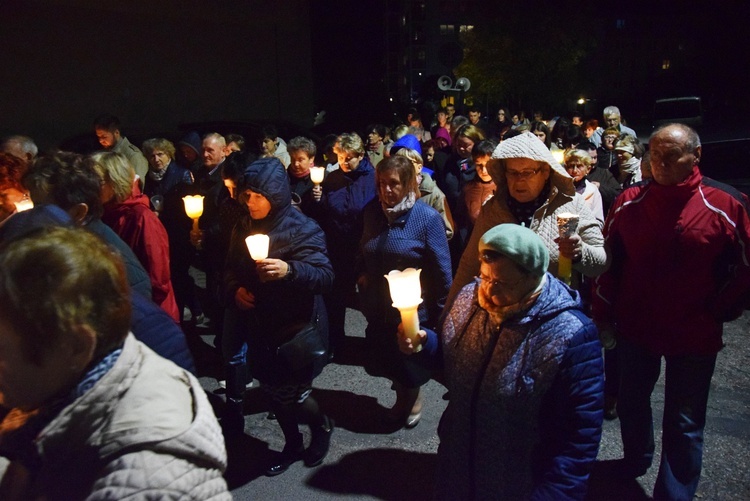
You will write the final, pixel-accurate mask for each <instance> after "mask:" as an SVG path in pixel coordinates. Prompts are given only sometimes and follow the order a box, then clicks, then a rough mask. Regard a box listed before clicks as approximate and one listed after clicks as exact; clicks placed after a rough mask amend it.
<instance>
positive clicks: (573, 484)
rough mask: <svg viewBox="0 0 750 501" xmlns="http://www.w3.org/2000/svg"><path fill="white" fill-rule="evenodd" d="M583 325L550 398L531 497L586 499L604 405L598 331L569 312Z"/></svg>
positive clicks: (563, 362)
mask: <svg viewBox="0 0 750 501" xmlns="http://www.w3.org/2000/svg"><path fill="white" fill-rule="evenodd" d="M571 314H574V315H576V316H577V317H578V318H579V319H581V320H582V321H583V327H582V328H581V329H580V330H579V331H578V332H576V333H575V334H574V335H573V337H572V338H571V340H570V344H569V345H568V348H567V350H566V351H565V354H564V355H563V359H562V362H561V365H560V370H559V372H558V374H557V377H556V380H555V383H554V384H553V387H552V388H551V390H550V392H548V395H550V398H551V401H552V402H553V403H552V406H553V407H552V408H549V407H548V408H547V409H546V411H543V412H544V416H545V417H546V418H547V419H548V421H547V423H548V425H549V429H550V430H551V431H550V438H549V439H548V440H546V441H545V443H544V445H543V447H544V449H545V450H546V451H551V452H546V453H545V454H549V456H550V457H549V458H548V459H547V460H545V461H544V462H543V464H542V470H543V471H541V472H537V473H538V474H539V475H540V477H539V480H538V481H537V483H536V486H535V489H534V491H533V493H532V495H531V499H534V500H542V499H545V500H546V499H584V497H585V496H586V489H587V487H588V479H589V473H590V471H591V466H592V465H593V463H594V461H595V460H596V455H597V452H598V451H599V441H600V439H601V435H602V417H603V406H604V376H603V368H604V364H603V360H602V354H601V345H600V343H599V338H598V334H597V331H596V327H594V324H593V323H591V321H590V320H588V319H587V318H586V317H585V316H584V315H583V314H582V313H581V312H578V311H575V312H573V311H571Z"/></svg>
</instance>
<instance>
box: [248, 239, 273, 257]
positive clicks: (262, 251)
mask: <svg viewBox="0 0 750 501" xmlns="http://www.w3.org/2000/svg"><path fill="white" fill-rule="evenodd" d="M269 243H270V239H269V238H268V235H262V234H260V233H259V234H257V235H250V236H249V237H247V238H246V239H245V245H247V250H248V251H250V257H251V258H253V260H254V261H261V260H263V259H265V258H267V257H268V244H269Z"/></svg>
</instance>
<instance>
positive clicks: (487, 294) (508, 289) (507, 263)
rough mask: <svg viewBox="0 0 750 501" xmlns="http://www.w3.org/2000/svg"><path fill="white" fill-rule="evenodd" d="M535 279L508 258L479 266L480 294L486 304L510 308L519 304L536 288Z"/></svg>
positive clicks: (501, 258)
mask: <svg viewBox="0 0 750 501" xmlns="http://www.w3.org/2000/svg"><path fill="white" fill-rule="evenodd" d="M534 280H535V277H533V276H531V275H526V274H524V273H522V272H521V270H519V269H518V266H516V264H515V263H514V262H513V261H511V260H510V259H508V258H507V257H504V256H502V257H500V258H498V259H497V260H496V261H494V262H492V263H485V262H482V263H481V264H480V266H479V294H480V295H481V296H482V299H483V301H481V302H480V304H482V302H484V303H485V304H489V305H491V306H498V307H503V306H510V305H513V304H516V303H518V302H519V301H520V300H521V299H523V298H524V297H525V296H526V295H527V294H528V293H529V292H531V289H532V288H533V287H534V285H535V284H534Z"/></svg>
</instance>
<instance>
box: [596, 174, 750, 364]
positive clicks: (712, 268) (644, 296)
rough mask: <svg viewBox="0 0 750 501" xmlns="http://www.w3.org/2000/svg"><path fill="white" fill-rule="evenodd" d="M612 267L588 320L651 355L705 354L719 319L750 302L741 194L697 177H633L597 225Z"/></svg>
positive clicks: (749, 252) (717, 340) (749, 231)
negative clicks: (669, 181)
mask: <svg viewBox="0 0 750 501" xmlns="http://www.w3.org/2000/svg"><path fill="white" fill-rule="evenodd" d="M604 236H605V238H606V245H607V246H608V247H609V250H610V252H611V253H612V254H611V255H612V266H611V267H610V269H609V270H608V271H607V272H605V273H604V274H602V275H600V276H599V277H597V279H596V282H595V290H594V298H593V309H594V318H595V320H597V321H598V322H602V323H610V324H611V323H614V324H615V325H616V329H617V333H618V336H621V337H623V338H625V339H627V340H629V341H631V342H633V343H636V344H638V345H640V346H642V347H644V348H646V349H647V350H648V351H650V352H652V353H653V354H656V355H674V356H679V355H708V354H713V353H716V352H718V351H719V350H720V349H721V348H722V324H723V322H726V321H729V320H732V319H734V318H737V317H738V316H739V315H741V314H742V312H743V310H744V309H745V308H746V307H747V306H748V305H750V218H749V217H748V203H747V197H746V196H745V195H744V194H742V193H740V192H739V191H737V190H735V189H734V188H731V187H729V186H726V185H724V184H722V183H718V182H716V181H714V180H712V179H709V178H705V177H703V176H702V175H701V173H700V171H699V170H698V167H697V166H695V167H693V172H692V173H691V174H690V175H689V176H688V178H687V179H685V181H683V182H682V183H680V184H678V185H675V186H663V185H660V184H658V183H656V182H653V181H651V182H643V183H638V184H635V185H633V186H631V187H630V188H627V189H626V190H625V191H623V192H622V194H621V195H620V196H619V197H618V198H617V200H616V201H615V203H614V205H613V206H612V209H611V210H610V212H609V216H608V217H607V221H606V223H605V226H604Z"/></svg>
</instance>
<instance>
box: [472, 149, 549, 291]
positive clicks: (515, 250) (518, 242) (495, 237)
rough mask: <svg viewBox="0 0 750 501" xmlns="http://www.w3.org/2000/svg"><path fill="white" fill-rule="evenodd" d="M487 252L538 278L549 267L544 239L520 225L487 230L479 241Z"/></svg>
mask: <svg viewBox="0 0 750 501" xmlns="http://www.w3.org/2000/svg"><path fill="white" fill-rule="evenodd" d="M534 139H536V137H535V138H534ZM536 140H537V141H538V142H541V141H539V140H538V139H536ZM542 146H544V145H542ZM485 250H492V251H495V252H498V253H500V254H502V255H503V256H505V257H507V258H508V259H510V260H512V261H513V262H515V263H516V264H517V265H519V266H520V267H521V268H523V269H525V270H528V271H529V272H530V273H532V274H533V275H536V276H540V277H541V276H543V275H544V273H545V272H546V271H547V267H548V266H549V251H548V250H547V247H546V246H545V245H544V242H543V241H542V238H541V237H540V236H539V235H537V234H536V233H534V231H532V230H530V229H529V228H526V227H524V226H521V225H519V224H513V223H504V224H499V225H497V226H495V227H494V228H491V229H489V230H487V232H486V233H485V234H484V235H482V238H481V239H480V240H479V253H480V254H481V253H482V252H483V251H485Z"/></svg>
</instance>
